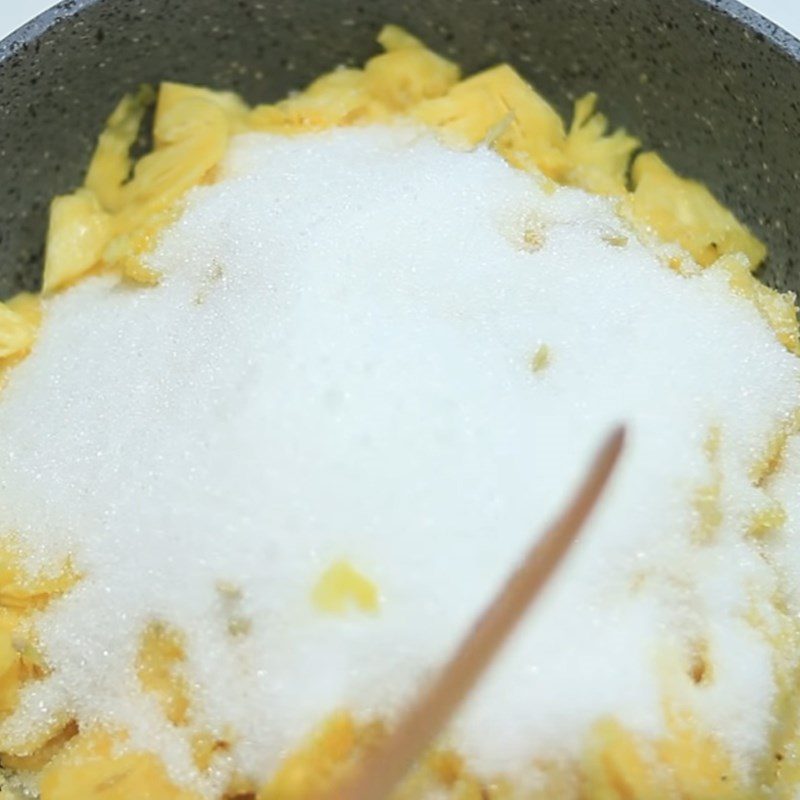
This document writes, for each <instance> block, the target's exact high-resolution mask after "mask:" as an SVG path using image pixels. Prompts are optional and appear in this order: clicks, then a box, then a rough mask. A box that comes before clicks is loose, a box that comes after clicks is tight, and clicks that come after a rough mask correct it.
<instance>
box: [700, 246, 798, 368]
mask: <svg viewBox="0 0 800 800" xmlns="http://www.w3.org/2000/svg"><path fill="white" fill-rule="evenodd" d="M714 269H720V270H724V271H725V272H726V273H727V275H728V281H729V283H730V285H731V288H732V289H733V290H734V291H735V292H736V293H737V294H739V295H741V296H742V297H746V298H747V299H748V300H750V302H752V303H753V305H754V306H755V307H756V308H757V309H758V311H759V313H760V314H761V316H762V317H764V319H765V320H766V321H767V322H768V323H769V324H770V327H771V328H772V329H773V330H774V331H775V335H776V336H777V338H778V341H779V342H781V344H783V345H784V347H786V348H787V350H790V351H791V352H792V353H794V354H795V355H800V326H798V320H797V306H796V304H795V303H796V300H797V298H796V297H795V295H794V293H793V292H783V293H781V292H778V291H776V290H775V289H771V288H770V287H769V286H766V285H765V284H763V283H761V281H760V280H758V278H756V277H755V276H754V275H753V274H752V273H751V272H750V264H749V262H748V261H747V260H746V259H745V258H743V257H742V256H741V255H732V256H726V257H725V258H721V259H719V261H718V262H717V263H716V264H715V265H714Z"/></svg>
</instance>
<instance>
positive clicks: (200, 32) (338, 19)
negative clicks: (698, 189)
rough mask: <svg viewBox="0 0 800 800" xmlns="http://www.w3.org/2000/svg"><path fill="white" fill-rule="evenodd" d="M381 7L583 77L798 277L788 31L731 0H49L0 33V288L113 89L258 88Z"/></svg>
mask: <svg viewBox="0 0 800 800" xmlns="http://www.w3.org/2000/svg"><path fill="white" fill-rule="evenodd" d="M795 1H796V0H786V2H795ZM0 2H11V0H0ZM384 22H396V23H399V24H401V25H404V26H407V27H408V28H409V29H410V30H412V31H413V32H414V33H416V34H418V35H419V36H421V37H422V38H423V39H425V40H426V41H427V42H429V43H430V44H431V45H432V46H433V47H435V48H437V49H439V50H441V51H443V52H446V53H449V54H450V55H452V56H453V57H455V58H457V59H458V60H459V61H460V62H461V63H462V64H464V66H465V67H466V68H467V69H468V70H475V69H478V68H480V67H484V66H487V65H489V64H492V63H494V62H497V61H500V60H508V61H511V62H512V63H513V64H514V65H515V66H517V67H518V68H519V69H520V70H521V71H522V72H523V74H525V75H526V76H527V77H528V78H529V79H530V80H531V81H532V82H533V83H534V84H535V85H536V86H537V87H538V88H539V89H540V90H541V91H542V92H544V93H545V94H546V95H547V96H548V97H549V98H550V99H551V100H553V101H554V102H555V103H556V105H557V106H559V107H560V108H561V110H562V111H567V110H568V107H569V104H570V100H571V99H572V98H574V97H575V95H577V94H579V93H581V92H585V91H587V90H589V89H595V90H597V91H599V92H600V94H601V95H602V105H603V108H604V109H605V110H607V111H608V112H609V114H610V116H611V118H612V119H613V120H614V121H616V122H618V123H620V124H623V125H625V126H626V127H627V128H628V129H629V130H631V131H632V132H634V133H636V134H637V135H638V136H640V137H641V138H642V139H643V140H644V142H645V144H646V145H647V146H649V147H655V148H658V149H659V150H660V151H661V152H663V153H664V154H665V155H666V156H667V158H668V160H669V161H670V162H671V163H672V164H673V165H674V166H675V167H677V168H678V169H680V170H682V171H683V172H685V173H687V174H689V175H692V176H695V177H698V178H700V179H702V180H703V181H705V182H707V183H708V184H709V185H710V186H711V187H712V188H713V189H714V190H715V191H716V192H717V193H718V194H719V195H721V196H722V197H723V198H724V200H725V201H726V202H728V203H729V204H730V205H731V206H732V207H733V208H734V209H735V210H736V211H737V212H738V213H739V214H740V215H741V217H742V218H743V219H746V220H747V221H748V222H749V223H750V224H751V225H752V226H753V228H755V229H756V230H757V231H758V233H759V234H760V235H761V236H763V237H764V238H765V239H766V241H767V242H768V243H769V246H770V251H771V257H770V261H769V264H768V266H767V268H766V270H765V273H764V275H765V277H766V279H767V280H768V282H770V283H772V284H773V285H775V286H778V287H780V288H786V287H788V288H794V289H796V290H797V289H800V259H798V255H797V241H796V240H797V239H798V238H800V43H798V42H797V41H795V40H794V39H792V38H791V37H790V36H789V35H788V34H786V33H784V32H783V31H781V30H780V29H778V28H776V27H775V26H774V25H772V24H771V23H769V22H767V21H765V20H764V19H762V18H760V17H759V16H758V15H756V14H754V13H752V12H750V11H747V10H745V9H744V8H743V7H742V6H740V5H739V4H738V3H735V2H732V1H731V0H716V2H714V1H713V0H712V1H709V2H701V0H425V2H422V0H416V2H398V0H66V2H62V3H60V4H59V5H58V6H57V7H56V8H55V9H53V10H52V11H49V12H47V13H45V14H44V15H42V16H41V17H39V18H38V19H37V20H35V21H34V22H32V23H31V24H29V25H28V26H27V27H25V28H23V29H22V30H20V31H18V32H17V33H16V34H15V35H13V36H11V37H10V38H8V39H6V40H5V41H4V42H3V43H2V44H0V114H1V115H2V116H0V240H1V241H2V264H1V265H0V293H5V292H9V291H10V290H12V289H14V288H18V287H21V286H27V287H30V286H33V285H35V283H36V280H37V276H38V274H39V272H40V262H41V255H42V243H43V238H44V231H45V221H46V211H47V205H48V202H49V200H50V198H51V197H52V196H53V194H55V193H57V192H62V191H64V190H67V189H70V188H73V187H74V186H75V185H76V184H77V183H78V182H79V181H80V178H81V173H82V170H83V168H84V166H85V164H86V161H87V158H88V155H89V153H90V150H91V147H92V144H93V141H94V138H95V136H96V134H97V132H98V131H99V129H100V126H101V125H102V123H103V121H104V119H105V117H106V116H107V115H108V113H109V111H110V110H111V108H112V107H113V105H114V103H115V101H116V100H117V99H118V98H119V96H120V95H121V94H122V93H123V92H125V91H126V90H128V89H130V88H131V87H134V86H136V85H137V84H139V83H141V82H143V81H149V82H157V81H159V80H161V79H164V78H171V79H174V80H179V81H190V82H196V83H202V84H207V85H210V86H216V87H220V88H232V89H236V90H238V91H240V92H243V93H244V94H245V95H246V96H247V98H248V99H250V100H253V101H255V100H267V99H274V98H277V97H278V96H280V95H282V94H283V93H285V92H286V91H287V90H288V89H292V88H296V87H300V86H302V85H303V84H304V83H306V82H307V81H308V80H309V79H311V78H313V77H314V76H316V75H318V74H319V73H320V72H322V71H323V70H327V69H329V68H330V67H332V66H334V65H336V64H341V63H343V62H351V61H361V60H362V59H363V58H364V57H366V56H369V55H370V54H371V53H372V52H374V51H375V49H376V48H375V45H374V36H375V33H376V32H377V30H378V29H379V27H380V25H381V24H382V23H384Z"/></svg>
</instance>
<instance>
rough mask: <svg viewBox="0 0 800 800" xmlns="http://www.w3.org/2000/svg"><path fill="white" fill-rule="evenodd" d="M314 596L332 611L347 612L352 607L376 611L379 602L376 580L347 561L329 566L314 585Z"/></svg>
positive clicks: (323, 608)
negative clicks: (374, 581)
mask: <svg viewBox="0 0 800 800" xmlns="http://www.w3.org/2000/svg"><path fill="white" fill-rule="evenodd" d="M313 600H314V603H315V605H316V606H317V608H319V609H320V611H324V612H326V613H328V614H344V613H346V612H347V611H348V610H349V609H350V608H351V607H355V608H358V609H360V610H361V611H368V612H375V611H377V610H378V605H379V597H378V589H377V587H376V586H375V584H374V583H373V582H372V581H371V580H369V578H366V577H365V576H364V575H362V574H361V573H360V572H359V571H358V570H357V569H356V568H355V567H354V566H353V565H352V564H349V563H348V562H347V561H337V562H336V563H335V564H333V565H332V566H331V567H329V568H328V569H327V570H325V572H324V573H323V574H322V576H321V577H320V579H319V580H318V581H317V584H316V586H315V587H314V592H313Z"/></svg>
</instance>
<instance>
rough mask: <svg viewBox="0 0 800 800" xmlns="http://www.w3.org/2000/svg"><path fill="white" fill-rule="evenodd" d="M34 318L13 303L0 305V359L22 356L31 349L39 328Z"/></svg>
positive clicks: (18, 302) (18, 303)
mask: <svg viewBox="0 0 800 800" xmlns="http://www.w3.org/2000/svg"><path fill="white" fill-rule="evenodd" d="M20 304H21V303H20V301H17V305H18V306H19V305H20ZM32 316H33V315H32V314H30V313H26V311H20V310H18V308H15V307H14V304H13V302H12V301H9V302H8V303H0V358H10V357H12V356H21V355H24V354H25V353H27V352H28V351H29V350H30V349H31V346H32V345H33V342H34V339H35V338H36V329H37V327H38V321H34V320H33V319H32Z"/></svg>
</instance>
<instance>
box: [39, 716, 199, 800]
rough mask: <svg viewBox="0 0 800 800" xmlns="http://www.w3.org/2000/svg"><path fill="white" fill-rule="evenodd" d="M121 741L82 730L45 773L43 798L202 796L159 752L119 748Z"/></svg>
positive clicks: (186, 799)
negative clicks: (179, 779)
mask: <svg viewBox="0 0 800 800" xmlns="http://www.w3.org/2000/svg"><path fill="white" fill-rule="evenodd" d="M120 743H121V741H120V739H119V738H115V737H113V736H112V735H111V734H108V733H105V732H101V731H98V732H94V733H83V732H81V733H80V734H79V735H78V736H76V737H75V738H74V739H73V740H72V741H71V742H69V743H68V744H67V745H66V747H65V748H64V749H63V750H62V751H61V753H59V754H58V755H57V756H56V757H55V758H54V759H53V760H52V761H51V762H50V764H49V765H48V766H47V767H46V768H45V770H44V772H43V773H42V777H41V781H40V796H41V800H146V798H152V800H156V798H157V800H200V798H199V796H198V795H197V794H195V793H194V792H191V791H188V790H184V789H179V788H178V787H177V786H176V785H175V784H174V783H172V781H171V780H170V779H169V777H168V776H167V773H166V769H165V767H164V765H163V763H162V761H161V759H160V758H159V757H158V756H157V755H155V754H154V753H139V752H119V750H118V745H119V744H120Z"/></svg>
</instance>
